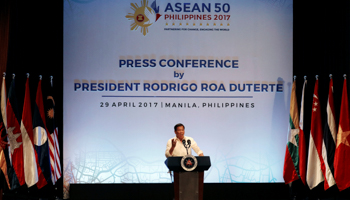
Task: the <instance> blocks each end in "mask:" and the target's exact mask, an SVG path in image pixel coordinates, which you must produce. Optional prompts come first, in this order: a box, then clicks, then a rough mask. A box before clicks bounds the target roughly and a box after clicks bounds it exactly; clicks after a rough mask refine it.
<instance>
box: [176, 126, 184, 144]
mask: <svg viewBox="0 0 350 200" xmlns="http://www.w3.org/2000/svg"><path fill="white" fill-rule="evenodd" d="M175 134H176V137H177V138H179V140H181V141H182V140H183V139H184V136H185V129H184V127H183V126H179V127H177V128H176V131H175Z"/></svg>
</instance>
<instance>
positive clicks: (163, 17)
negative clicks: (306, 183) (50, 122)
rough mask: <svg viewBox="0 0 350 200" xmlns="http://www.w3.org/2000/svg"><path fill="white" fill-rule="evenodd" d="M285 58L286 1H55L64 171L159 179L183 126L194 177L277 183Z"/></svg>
mask: <svg viewBox="0 0 350 200" xmlns="http://www.w3.org/2000/svg"><path fill="white" fill-rule="evenodd" d="M292 59H293V2H292V1H291V0H284V1H271V0H232V1H230V0H218V1H210V0H199V1H189V0H187V1H183V0H176V1H174V0H162V1H160V0H147V1H146V0H132V1H112V0H101V1H97V0H70V1H64V115H63V116H64V118H63V121H64V148H63V155H64V158H63V159H64V175H65V176H66V177H65V179H69V181H70V183H170V182H171V178H170V175H169V173H168V169H167V167H166V166H165V164H164V161H165V159H166V157H165V149H166V143H167V141H168V140H169V139H170V138H172V137H174V136H175V134H174V125H175V124H177V123H183V124H184V125H185V136H190V137H193V138H194V140H195V141H196V142H197V144H198V146H199V147H200V148H201V150H202V151H203V152H204V155H206V156H210V159H211V168H210V169H209V170H208V171H206V172H205V175H204V176H205V182H207V183H228V182H230V183H231V182H239V183H243V182H253V183H269V182H283V177H282V173H283V162H284V153H285V145H286V142H287V132H288V119H289V118H288V116H289V101H290V100H289V98H290V91H291V82H292V71H293V69H292V66H293V60H292ZM192 154H194V155H196V154H195V152H193V151H192Z"/></svg>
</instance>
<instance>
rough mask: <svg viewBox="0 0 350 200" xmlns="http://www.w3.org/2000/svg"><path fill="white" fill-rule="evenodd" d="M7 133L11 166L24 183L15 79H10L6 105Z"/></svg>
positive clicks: (19, 179)
mask: <svg viewBox="0 0 350 200" xmlns="http://www.w3.org/2000/svg"><path fill="white" fill-rule="evenodd" d="M6 117H7V134H8V139H9V143H10V151H11V155H12V166H13V168H14V170H15V172H16V175H17V178H18V181H19V184H20V185H24V184H25V176H24V164H23V145H22V143H23V140H22V134H21V130H20V125H19V121H20V119H21V117H20V113H19V111H18V106H17V98H16V94H15V79H14V78H13V79H12V82H11V86H10V89H9V96H8V99H7V106H6Z"/></svg>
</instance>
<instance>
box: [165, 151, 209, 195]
mask: <svg viewBox="0 0 350 200" xmlns="http://www.w3.org/2000/svg"><path fill="white" fill-rule="evenodd" d="M196 159H197V162H198V164H197V167H196V168H195V169H194V170H193V171H190V172H188V171H185V170H184V169H183V168H182V167H181V160H182V157H170V158H168V159H167V161H166V164H167V166H168V168H169V170H171V171H174V196H175V200H203V188H204V182H203V181H204V170H208V169H209V167H210V166H211V164H210V158H209V156H200V157H196Z"/></svg>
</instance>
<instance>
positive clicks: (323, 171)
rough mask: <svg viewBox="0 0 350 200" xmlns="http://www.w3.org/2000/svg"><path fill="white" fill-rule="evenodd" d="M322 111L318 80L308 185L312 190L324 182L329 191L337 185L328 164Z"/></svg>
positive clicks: (313, 105)
mask: <svg viewBox="0 0 350 200" xmlns="http://www.w3.org/2000/svg"><path fill="white" fill-rule="evenodd" d="M320 109H321V106H320V100H319V96H318V80H316V83H315V90H314V96H313V103H312V116H311V131H310V144H309V159H308V168H307V183H308V185H309V188H310V189H312V188H314V187H316V186H317V185H318V184H319V183H321V182H322V181H324V189H325V190H327V189H328V188H329V187H331V186H333V185H334V184H335V181H334V178H333V175H332V172H331V170H330V168H329V166H328V162H327V152H326V147H325V143H324V140H323V131H322V122H321V110H320Z"/></svg>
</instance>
